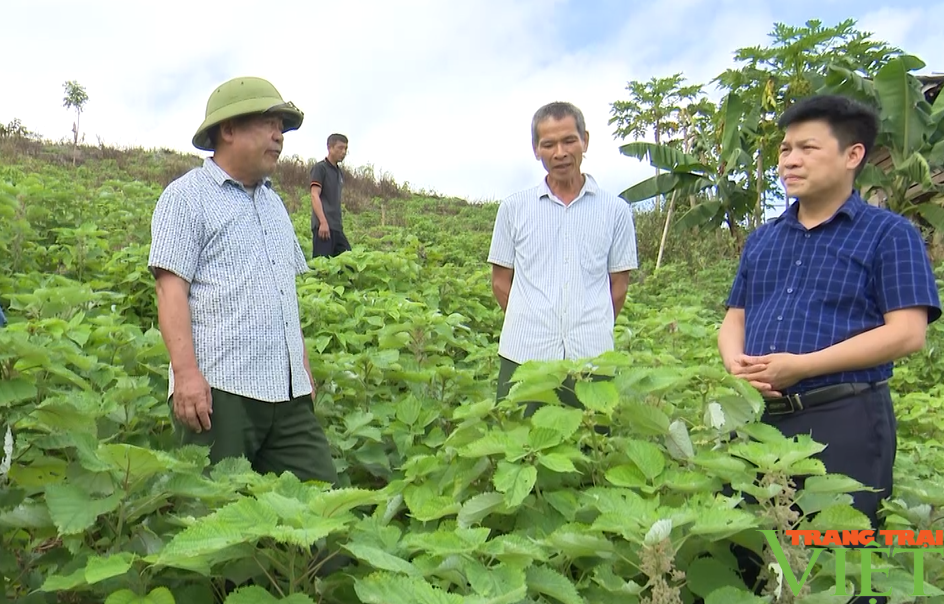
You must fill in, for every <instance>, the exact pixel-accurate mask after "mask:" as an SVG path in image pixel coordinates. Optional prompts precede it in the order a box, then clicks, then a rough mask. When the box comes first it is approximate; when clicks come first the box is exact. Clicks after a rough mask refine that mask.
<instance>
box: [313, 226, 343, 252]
mask: <svg viewBox="0 0 944 604" xmlns="http://www.w3.org/2000/svg"><path fill="white" fill-rule="evenodd" d="M349 251H351V244H350V243H349V242H348V240H347V237H346V236H345V235H344V231H338V230H335V229H331V234H330V235H329V236H328V238H327V239H322V238H321V237H319V236H318V229H312V231H311V257H312V258H316V257H318V256H327V257H333V256H338V255H340V254H341V253H343V252H349Z"/></svg>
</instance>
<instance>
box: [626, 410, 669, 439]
mask: <svg viewBox="0 0 944 604" xmlns="http://www.w3.org/2000/svg"><path fill="white" fill-rule="evenodd" d="M621 418H622V419H624V420H625V421H626V423H627V424H628V425H629V426H630V427H631V428H632V429H633V430H634V431H635V432H637V433H638V434H639V435H640V436H665V435H667V434H668V433H669V416H668V415H666V414H665V412H663V411H662V410H661V409H659V408H657V407H653V406H651V405H644V404H640V403H631V404H628V405H626V406H625V407H624V408H623V410H622V412H621Z"/></svg>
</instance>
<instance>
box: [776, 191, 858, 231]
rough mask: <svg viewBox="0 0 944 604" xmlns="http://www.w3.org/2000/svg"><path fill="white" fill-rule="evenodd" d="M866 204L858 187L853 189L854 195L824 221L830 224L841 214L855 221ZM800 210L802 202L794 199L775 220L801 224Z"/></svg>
mask: <svg viewBox="0 0 944 604" xmlns="http://www.w3.org/2000/svg"><path fill="white" fill-rule="evenodd" d="M864 205H866V202H865V200H864V199H862V197H861V196H860V195H859V191H857V190H856V189H853V190H852V195H850V196H849V198H848V199H846V201H844V202H843V204H842V205H841V206H839V209H838V210H836V213H835V214H833V215H832V216H830V217H829V218H828V219H827V220H825V221H823V224H829V223H830V222H832V221H833V220H835V219H836V217H837V216H839V215H840V214H842V215H844V216H846V217H848V218H849V220H852V221H855V219H856V216H858V215H859V212H861V211H862V207H863V206H864ZM799 210H800V202H799V201H794V202H793V203H792V204H790V207H788V208H787V209H786V210H784V212H783V213H782V214H781V215H780V216H778V217H776V218H774V222H776V223H780V222H783V223H785V224H789V225H799V224H800V219H799V217H798V216H797V212H798V211H799Z"/></svg>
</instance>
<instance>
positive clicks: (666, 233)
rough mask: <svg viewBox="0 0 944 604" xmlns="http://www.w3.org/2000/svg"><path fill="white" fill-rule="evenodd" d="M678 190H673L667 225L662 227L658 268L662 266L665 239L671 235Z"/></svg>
mask: <svg viewBox="0 0 944 604" xmlns="http://www.w3.org/2000/svg"><path fill="white" fill-rule="evenodd" d="M677 195H678V190H675V191H672V197H671V198H670V199H669V209H668V211H666V213H665V226H664V227H663V228H662V241H660V242H659V255H658V257H656V270H659V267H660V266H662V254H663V252H665V241H666V239H668V236H669V224H670V223H671V222H672V210H674V209H675V197H676V196H677Z"/></svg>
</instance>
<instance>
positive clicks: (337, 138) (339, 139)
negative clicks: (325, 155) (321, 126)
mask: <svg viewBox="0 0 944 604" xmlns="http://www.w3.org/2000/svg"><path fill="white" fill-rule="evenodd" d="M335 143H344V144H345V145H346V144H348V143H347V137H346V136H344V135H343V134H337V133H335V134H332V135H331V136H329V137H328V146H329V147H333V146H334V145H335Z"/></svg>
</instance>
